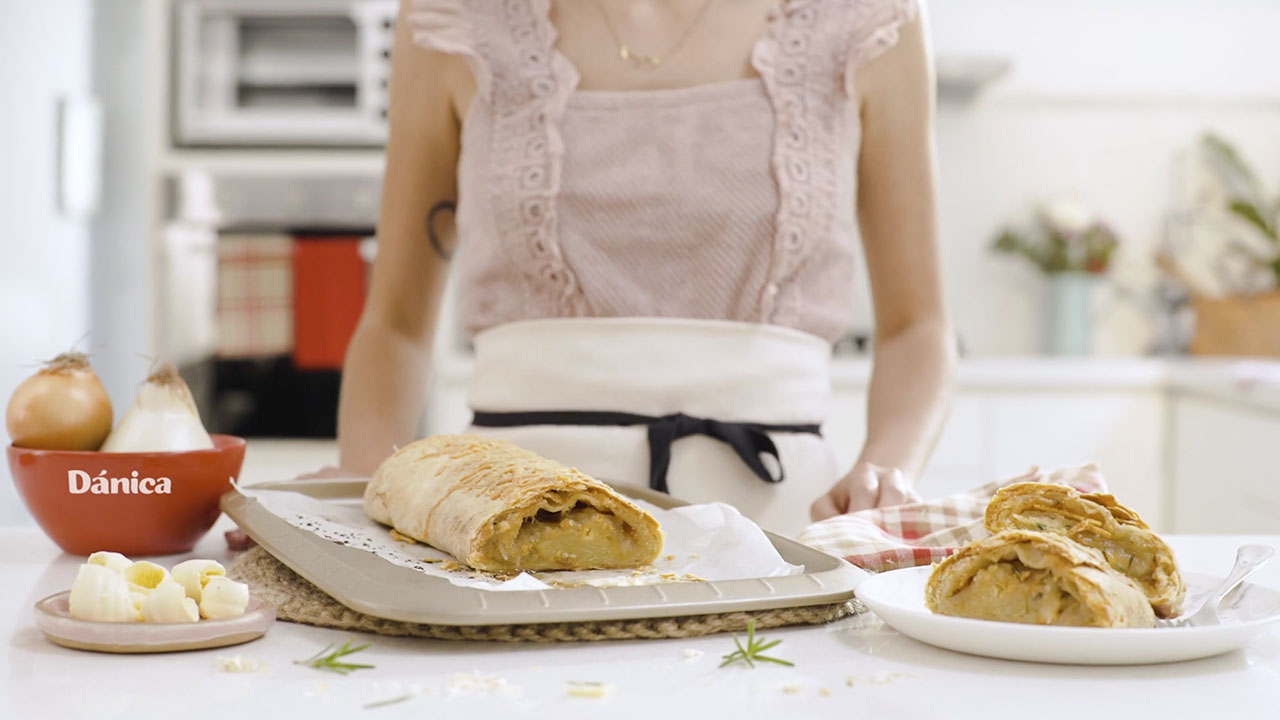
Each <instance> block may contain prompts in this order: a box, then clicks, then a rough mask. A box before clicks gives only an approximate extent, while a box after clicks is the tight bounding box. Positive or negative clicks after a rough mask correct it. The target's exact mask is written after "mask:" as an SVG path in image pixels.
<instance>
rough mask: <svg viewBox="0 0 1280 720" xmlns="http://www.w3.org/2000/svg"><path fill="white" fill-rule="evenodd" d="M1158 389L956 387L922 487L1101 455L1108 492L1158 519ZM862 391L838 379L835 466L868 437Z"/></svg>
mask: <svg viewBox="0 0 1280 720" xmlns="http://www.w3.org/2000/svg"><path fill="white" fill-rule="evenodd" d="M1164 403H1165V401H1164V394H1163V392H1162V391H1161V389H1160V388H1158V387H1143V386H1139V387H1130V388H1123V387H1121V388H1108V389H1099V390H1079V389H1074V388H1070V389H1063V390H1043V389H1042V390H1028V389H1025V388H1023V387H1010V388H1009V389H1000V388H995V387H990V386H987V387H982V388H973V389H964V388H963V387H962V388H961V389H960V390H958V391H957V393H956V396H955V398H954V400H953V402H952V407H951V414H950V417H949V418H948V420H947V424H946V426H945V427H944V428H943V431H942V435H941V437H940V438H939V439H938V444H937V446H936V447H935V448H934V451H933V455H932V456H931V457H930V460H929V464H928V467H926V468H925V471H924V473H923V475H922V477H921V478H920V480H919V483H918V489H919V491H920V493H921V495H923V496H925V497H926V498H928V497H939V496H942V495H950V494H954V493H959V492H964V491H966V490H970V489H972V488H974V487H977V486H978V485H983V484H986V483H989V482H992V481H993V480H999V479H1002V478H1007V477H1012V476H1014V475H1019V474H1021V473H1023V472H1025V471H1026V470H1028V469H1029V468H1031V467H1032V466H1033V465H1038V466H1040V467H1042V468H1045V469H1050V468H1054V467H1059V466H1062V465H1079V464H1083V463H1087V462H1096V463H1098V464H1099V465H1100V466H1101V467H1102V470H1103V474H1104V475H1105V477H1106V479H1107V482H1108V484H1109V485H1110V487H1111V489H1112V491H1113V492H1114V493H1115V494H1116V495H1117V496H1118V497H1120V498H1122V499H1123V501H1124V503H1125V504H1126V505H1129V506H1130V507H1132V508H1133V509H1135V510H1137V511H1138V513H1139V514H1141V515H1142V517H1143V518H1144V519H1146V520H1147V522H1148V523H1150V524H1151V525H1152V526H1153V527H1155V528H1163V526H1164V525H1165V512H1164V511H1165V503H1164V496H1165V485H1166V482H1165V477H1166V474H1165V472H1164V470H1163V468H1162V456H1163V453H1162V447H1163V442H1164V413H1165V410H1164V407H1165V405H1164ZM865 405H866V394H865V393H864V392H862V391H861V390H859V389H857V388H853V387H846V388H837V389H836V392H835V395H834V397H833V401H832V407H831V414H830V419H829V420H828V422H827V424H826V426H825V427H824V433H825V434H826V437H827V438H828V440H829V441H830V442H831V443H832V445H833V446H834V447H835V450H836V456H837V460H838V461H839V467H841V468H848V467H849V466H850V465H852V463H853V461H854V460H855V459H856V457H857V455H858V452H859V450H861V447H862V441H863V438H864V437H865V436H866V407H865Z"/></svg>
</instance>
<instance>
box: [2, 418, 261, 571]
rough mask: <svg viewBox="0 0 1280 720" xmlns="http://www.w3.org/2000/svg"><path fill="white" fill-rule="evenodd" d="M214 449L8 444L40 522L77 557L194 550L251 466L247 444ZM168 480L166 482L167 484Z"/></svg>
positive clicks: (225, 438) (12, 467)
mask: <svg viewBox="0 0 1280 720" xmlns="http://www.w3.org/2000/svg"><path fill="white" fill-rule="evenodd" d="M212 437H213V448H212V449H210V450H188V451H185V452H146V453H104V452H74V451H70V450H33V449H30V448H20V447H14V446H13V445H10V446H9V471H10V473H12V475H13V482H14V484H15V485H17V487H18V494H19V495H21V496H22V501H23V502H25V503H26V504H27V509H28V510H30V511H31V514H32V516H34V517H35V519H36V522H37V523H39V524H40V527H41V528H42V529H43V530H44V531H45V534H47V535H48V536H49V537H50V538H51V539H52V540H53V541H54V542H56V543H57V544H58V546H59V547H61V548H62V549H63V550H65V551H66V552H68V553H71V554H72V555H88V554H89V553H92V552H95V551H97V550H110V551H114V552H118V553H124V554H125V555H171V554H173V553H181V552H186V551H188V550H190V549H191V548H192V547H193V546H194V545H195V544H196V541H198V540H199V539H200V538H201V537H204V534H205V533H207V532H209V528H210V527H212V526H213V523H214V522H215V521H216V520H217V519H218V515H219V513H220V512H221V511H220V510H219V509H218V499H219V498H220V497H222V495H223V494H224V493H226V492H227V491H228V490H230V489H231V478H234V477H236V476H238V475H239V473H240V464H241V463H242V462H243V461H244V448H245V442H244V439H243V438H238V437H233V436H231V435H213V436H212ZM166 481H167V482H166Z"/></svg>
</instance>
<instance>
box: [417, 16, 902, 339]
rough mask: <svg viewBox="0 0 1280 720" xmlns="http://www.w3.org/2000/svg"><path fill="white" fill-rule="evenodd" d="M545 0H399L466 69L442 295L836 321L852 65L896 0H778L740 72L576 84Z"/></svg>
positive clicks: (488, 322) (481, 321) (490, 308)
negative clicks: (450, 269) (471, 87)
mask: <svg viewBox="0 0 1280 720" xmlns="http://www.w3.org/2000/svg"><path fill="white" fill-rule="evenodd" d="M549 10H550V0H414V2H413V4H412V7H411V11H410V13H409V15H408V20H409V22H410V23H411V26H412V30H413V37H414V40H415V42H417V43H418V44H421V45H423V46H426V47H428V48H432V49H435V50H439V51H443V52H447V53H454V54H458V55H461V56H463V57H464V58H465V60H466V61H467V64H468V66H469V67H470V69H471V71H472V73H473V74H474V76H475V80H476V96H475V100H474V101H473V102H472V105H471V108H470V109H469V111H468V113H467V117H466V118H464V122H463V128H462V140H461V156H460V159H459V164H458V188H459V189H458V210H457V228H458V238H459V253H458V268H457V271H458V272H459V273H460V275H459V278H458V280H459V306H460V307H459V311H460V314H461V319H462V323H463V326H464V328H465V329H466V331H467V332H468V333H470V334H474V333H476V332H479V331H480V330H483V329H485V328H489V327H492V326H494V325H498V324H501V323H505V322H511V321H515V320H525V319H533V318H547V317H577V316H588V317H622V316H644V317H680V318H701V319H718V320H737V321H744V322H758V323H775V324H780V325H785V326H789V327H793V328H797V329H799V330H803V331H806V332H809V333H812V334H815V335H818V336H820V337H823V338H827V339H828V340H834V339H836V338H837V337H839V336H840V335H841V334H842V333H843V332H845V331H846V329H847V328H848V325H849V322H850V319H851V315H852V311H853V307H852V305H853V302H852V297H851V293H852V282H853V271H854V242H855V237H856V235H855V230H854V227H855V223H854V196H855V185H854V183H855V168H856V165H857V149H858V146H859V129H860V128H859V124H858V117H857V113H856V112H855V111H854V108H853V103H852V102H851V101H850V97H851V95H850V93H851V90H852V84H851V81H852V78H850V77H848V73H847V68H848V67H849V61H850V59H852V62H853V66H854V67H858V66H860V65H862V64H864V63H866V62H869V61H870V60H871V59H873V58H874V57H876V56H877V55H878V54H879V53H881V52H883V51H884V50H885V49H887V48H888V47H890V46H891V45H893V44H894V43H895V42H896V41H897V38H898V26H899V24H900V23H901V22H903V21H904V20H907V19H909V18H910V17H911V16H912V15H913V13H914V11H915V2H914V0H789V1H788V2H786V3H785V4H784V5H781V6H780V7H778V8H777V9H776V10H775V11H774V12H772V13H771V14H770V17H769V21H768V25H767V28H766V30H765V32H764V33H763V34H762V35H761V37H760V38H759V39H758V40H757V41H756V43H755V45H754V47H753V50H752V53H751V65H752V67H753V68H754V69H755V71H756V72H757V73H758V74H759V77H758V78H750V79H744V80H734V81H728V82H722V83H714V84H711V85H701V86H693V87H688V88H680V89H672V90H641V91H597V90H590V91H582V90H577V89H576V88H577V84H578V79H579V76H578V72H577V70H576V69H575V68H574V66H573V64H572V63H571V62H570V61H569V60H568V58H566V57H565V56H564V55H563V54H561V53H560V52H558V51H557V50H556V48H555V39H556V30H555V28H554V27H553V25H552V24H551V22H550V19H549V15H548V12H549Z"/></svg>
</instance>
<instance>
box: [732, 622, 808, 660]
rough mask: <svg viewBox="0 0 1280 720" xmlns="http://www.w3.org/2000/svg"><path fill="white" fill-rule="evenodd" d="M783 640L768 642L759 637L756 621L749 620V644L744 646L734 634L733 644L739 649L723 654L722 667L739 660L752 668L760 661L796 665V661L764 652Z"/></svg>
mask: <svg viewBox="0 0 1280 720" xmlns="http://www.w3.org/2000/svg"><path fill="white" fill-rule="evenodd" d="M781 642H782V641H781V640H773V641H770V642H766V641H765V639H764V638H757V637H756V621H755V620H748V621H747V644H746V645H745V646H744V645H743V644H742V642H741V641H740V640H738V636H737V635H734V636H733V644H734V646H735V647H737V648H738V649H737V650H734V651H733V652H731V653H729V654H728V655H723V656H721V657H722V662H721V663H720V667H724V666H725V665H730V664H732V663H735V662H737V661H739V660H741V661H743V662H745V663H746V664H747V667H751V668H754V667H755V666H756V663H758V662H771V663H776V664H778V665H786V666H787V667H794V666H795V663H793V662H791V661H789V660H783V659H781V658H776V657H769V656H768V655H765V654H764V651H766V650H770V649H772V648H774V647H777V645H778V644H779V643H781Z"/></svg>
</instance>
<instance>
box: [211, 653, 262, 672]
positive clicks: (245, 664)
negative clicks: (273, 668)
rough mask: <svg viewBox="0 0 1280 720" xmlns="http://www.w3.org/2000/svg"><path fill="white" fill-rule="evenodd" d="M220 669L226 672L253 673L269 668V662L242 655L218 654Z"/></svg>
mask: <svg viewBox="0 0 1280 720" xmlns="http://www.w3.org/2000/svg"><path fill="white" fill-rule="evenodd" d="M217 665H218V670H219V671H221V672H226V673H251V672H261V671H263V670H266V669H267V664H266V663H264V662H262V661H261V660H255V659H253V658H247V657H243V656H241V655H233V656H231V657H227V656H226V655H219V656H218V661H217Z"/></svg>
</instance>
